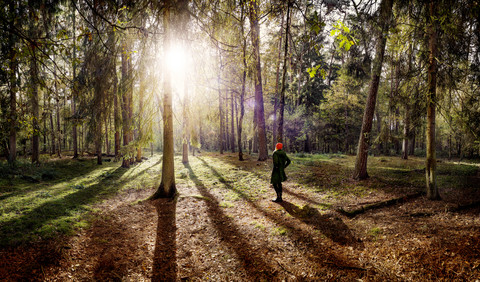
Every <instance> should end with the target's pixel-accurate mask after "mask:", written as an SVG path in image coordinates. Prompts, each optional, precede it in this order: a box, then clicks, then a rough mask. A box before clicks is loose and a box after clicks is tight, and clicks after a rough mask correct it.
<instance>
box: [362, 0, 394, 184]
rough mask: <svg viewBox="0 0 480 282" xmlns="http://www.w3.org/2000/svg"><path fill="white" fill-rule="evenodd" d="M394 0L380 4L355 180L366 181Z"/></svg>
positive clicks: (386, 0)
mask: <svg viewBox="0 0 480 282" xmlns="http://www.w3.org/2000/svg"><path fill="white" fill-rule="evenodd" d="M392 5H393V0H382V2H381V4H380V22H381V25H382V27H381V29H380V30H379V32H378V38H377V47H376V51H375V59H374V61H373V69H372V78H371V81H370V86H369V92H368V97H367V103H366V105H365V112H364V115H363V121H362V129H361V131H360V137H359V141H358V149H357V159H356V162H355V171H354V173H353V178H354V179H357V180H358V179H366V178H368V173H367V158H368V149H369V146H370V137H371V136H370V133H371V131H372V120H373V115H374V113H375V103H376V101H377V92H378V84H379V82H380V75H381V71H382V64H383V56H384V54H385V45H386V43H387V38H386V33H387V32H388V27H389V22H390V17H391V14H392Z"/></svg>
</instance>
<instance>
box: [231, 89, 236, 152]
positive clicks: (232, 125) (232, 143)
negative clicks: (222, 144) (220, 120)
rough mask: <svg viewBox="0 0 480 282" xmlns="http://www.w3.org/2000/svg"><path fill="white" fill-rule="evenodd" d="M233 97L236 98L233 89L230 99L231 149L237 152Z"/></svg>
mask: <svg viewBox="0 0 480 282" xmlns="http://www.w3.org/2000/svg"><path fill="white" fill-rule="evenodd" d="M233 99H235V97H234V95H233V91H232V92H231V99H230V113H231V117H230V149H231V150H232V153H235V126H234V125H235V115H234V108H233Z"/></svg>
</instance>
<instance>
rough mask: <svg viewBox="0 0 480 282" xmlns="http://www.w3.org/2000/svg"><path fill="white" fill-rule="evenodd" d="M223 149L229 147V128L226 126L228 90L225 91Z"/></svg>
mask: <svg viewBox="0 0 480 282" xmlns="http://www.w3.org/2000/svg"><path fill="white" fill-rule="evenodd" d="M224 100H225V150H226V151H228V150H229V149H230V130H229V128H228V123H229V121H228V110H229V109H228V92H227V91H225V99H224Z"/></svg>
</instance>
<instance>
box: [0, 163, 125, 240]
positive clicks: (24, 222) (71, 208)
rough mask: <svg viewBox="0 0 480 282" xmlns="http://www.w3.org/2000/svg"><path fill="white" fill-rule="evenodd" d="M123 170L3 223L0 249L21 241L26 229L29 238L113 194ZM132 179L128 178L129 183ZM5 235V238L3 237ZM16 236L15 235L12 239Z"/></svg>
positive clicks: (117, 170)
mask: <svg viewBox="0 0 480 282" xmlns="http://www.w3.org/2000/svg"><path fill="white" fill-rule="evenodd" d="M126 171H127V170H126V169H124V168H117V169H116V170H115V171H114V172H113V173H112V174H110V175H109V176H108V177H105V178H102V179H101V180H100V181H99V182H98V183H97V184H95V185H92V186H89V187H87V188H84V189H79V190H78V191H77V192H75V193H71V194H69V195H67V196H65V197H63V198H59V199H56V200H53V201H49V202H46V203H44V204H42V205H40V206H38V207H36V208H35V209H33V210H31V211H29V212H27V213H25V214H23V215H22V216H20V217H18V218H15V219H12V220H10V221H7V222H5V223H3V224H2V225H1V226H0V235H2V237H3V240H0V247H2V245H3V246H8V245H10V244H12V243H13V244H15V243H17V242H15V241H13V242H12V241H9V240H12V238H16V237H17V238H24V237H23V236H24V235H25V234H24V232H25V230H29V231H30V233H31V234H32V236H34V235H33V234H34V233H36V232H37V231H38V230H40V229H41V228H49V226H48V224H49V222H50V221H53V220H55V219H58V218H61V217H68V216H70V215H72V214H74V213H77V212H82V211H85V205H88V204H91V203H93V202H95V201H97V200H98V199H99V197H100V196H101V195H106V194H112V193H115V192H117V191H118V190H119V189H120V188H121V187H122V185H120V184H121V183H123V181H121V183H114V184H112V182H117V180H118V179H120V178H121V176H122V175H123V174H124V173H125V172H126ZM131 180H132V179H129V181H131ZM72 189H73V188H72ZM63 228H66V229H65V230H62V231H63V232H67V231H68V229H69V228H71V227H65V226H63ZM3 234H8V236H3ZM15 234H17V235H16V236H14V235H15Z"/></svg>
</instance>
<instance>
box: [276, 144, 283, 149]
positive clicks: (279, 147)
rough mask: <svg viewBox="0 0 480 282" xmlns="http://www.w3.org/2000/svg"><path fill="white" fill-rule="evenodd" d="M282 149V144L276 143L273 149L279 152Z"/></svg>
mask: <svg viewBox="0 0 480 282" xmlns="http://www.w3.org/2000/svg"><path fill="white" fill-rule="evenodd" d="M282 148H283V144H282V143H277V145H275V149H277V150H280V149H282Z"/></svg>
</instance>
